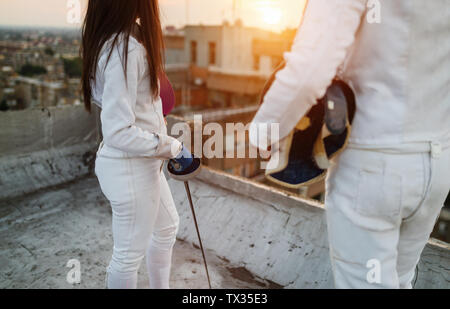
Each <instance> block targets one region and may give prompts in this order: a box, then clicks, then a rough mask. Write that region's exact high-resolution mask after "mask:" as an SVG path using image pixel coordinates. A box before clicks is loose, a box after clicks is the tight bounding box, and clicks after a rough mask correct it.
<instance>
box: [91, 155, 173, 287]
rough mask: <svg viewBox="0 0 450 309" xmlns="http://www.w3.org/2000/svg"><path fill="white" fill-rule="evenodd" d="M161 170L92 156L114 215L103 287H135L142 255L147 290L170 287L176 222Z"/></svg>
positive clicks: (152, 164) (150, 163)
mask: <svg viewBox="0 0 450 309" xmlns="http://www.w3.org/2000/svg"><path fill="white" fill-rule="evenodd" d="M161 165H162V161H161V160H156V159H149V158H120V159H117V158H107V157H102V156H99V157H97V160H96V167H95V171H96V174H97V177H98V180H99V183H100V186H101V189H102V191H103V193H104V195H105V196H106V198H107V199H108V200H109V201H110V203H111V207H112V213H113V218H112V229H113V239H114V249H113V255H112V259H111V262H110V264H109V267H108V269H107V287H108V288H111V289H127V288H128V289H133V288H137V272H138V269H139V266H140V264H141V262H142V259H143V258H144V256H145V255H146V256H147V270H148V275H149V281H150V288H153V289H162V288H165V289H167V288H169V277H170V266H171V259H172V249H173V245H174V244H175V241H176V234H177V231H178V225H179V217H178V213H177V210H176V208H175V204H174V202H173V198H172V195H171V192H170V188H169V185H168V183H167V180H166V178H165V176H164V174H163V173H162V172H161Z"/></svg>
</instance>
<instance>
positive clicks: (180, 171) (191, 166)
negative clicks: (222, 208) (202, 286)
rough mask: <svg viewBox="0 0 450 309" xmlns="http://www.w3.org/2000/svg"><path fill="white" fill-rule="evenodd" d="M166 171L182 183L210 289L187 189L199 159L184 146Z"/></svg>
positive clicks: (193, 210) (199, 166)
mask: <svg viewBox="0 0 450 309" xmlns="http://www.w3.org/2000/svg"><path fill="white" fill-rule="evenodd" d="M167 170H168V172H169V174H170V176H171V177H172V178H173V179H175V180H178V181H183V182H184V187H185V189H186V193H187V196H188V200H189V205H190V207H191V212H192V217H193V219H194V224H195V229H196V231H197V237H198V241H199V245H200V250H201V251H202V256H203V262H204V265H205V271H206V277H207V279H208V285H209V288H210V289H211V280H210V277H209V272H208V264H207V262H206V256H205V250H204V249H203V243H202V238H201V236H200V230H199V227H198V222H197V216H196V214H195V208H194V204H193V202H192V196H191V190H190V188H189V180H191V179H193V178H194V177H195V176H197V175H198V174H199V173H200V170H201V163H200V159H198V158H195V157H194V156H193V155H192V154H191V152H190V151H188V150H187V149H186V148H185V147H184V146H183V148H182V150H181V152H180V154H179V155H178V156H177V157H176V158H175V159H171V160H169V164H168V165H167Z"/></svg>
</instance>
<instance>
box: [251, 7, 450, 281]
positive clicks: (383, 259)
mask: <svg viewBox="0 0 450 309" xmlns="http://www.w3.org/2000/svg"><path fill="white" fill-rule="evenodd" d="M285 58H286V67H285V68H284V69H283V70H281V71H280V72H279V73H278V74H277V79H276V81H275V82H274V83H273V85H272V87H271V89H270V90H269V91H268V92H267V94H266V96H265V99H264V102H263V104H262V106H261V108H260V110H259V111H258V113H257V115H256V116H255V119H254V120H253V124H254V126H253V128H258V127H259V128H261V126H259V124H273V123H278V124H280V136H279V137H278V138H277V140H278V139H282V138H284V137H286V136H287V135H288V134H289V133H290V132H291V131H292V130H293V128H294V127H295V125H296V124H297V123H298V121H299V120H300V119H301V118H302V117H303V116H304V115H305V114H306V112H307V111H308V110H309V109H310V108H311V106H313V105H314V104H315V103H316V100H317V99H319V98H321V97H322V96H323V95H324V94H325V91H326V89H327V88H328V86H329V85H330V84H331V81H332V79H333V78H334V77H335V76H336V75H339V77H340V78H341V79H343V80H344V81H346V82H347V83H348V84H350V85H351V86H352V88H353V89H354V91H355V96H356V100H357V112H356V115H355V119H354V122H353V130H352V134H351V137H350V145H349V149H347V150H346V151H344V153H343V154H342V155H341V157H340V158H338V159H337V160H335V161H334V163H335V165H334V166H333V167H332V169H331V171H330V173H329V176H328V180H327V187H328V193H327V198H326V207H327V209H328V224H329V229H330V247H331V248H332V261H333V265H334V267H333V269H334V275H335V279H336V287H338V288H346V287H354V288H358V287H368V286H370V287H392V288H397V287H410V286H411V285H410V284H411V278H412V275H413V269H414V267H415V265H416V263H417V261H418V258H419V256H420V253H421V251H422V249H423V247H424V245H425V243H426V241H427V239H428V237H429V234H430V232H431V229H432V226H433V224H434V222H435V220H436V218H437V216H438V214H439V211H440V209H441V207H442V206H443V203H444V200H445V197H446V195H447V194H448V191H449V188H450V177H448V175H449V173H450V170H449V161H450V154H449V150H448V146H449V145H450V1H449V0H434V1H422V0H398V1H371V0H345V1H341V0H312V1H309V2H308V5H307V9H306V11H305V16H304V20H303V23H302V25H301V27H300V29H299V31H298V34H297V37H296V39H295V41H294V44H293V47H292V50H291V51H290V52H289V53H286V56H285ZM338 73H339V74H338ZM267 135H268V134H267ZM258 138H259V141H261V139H268V137H266V136H264V134H261V131H258V132H256V130H251V131H250V141H251V143H252V144H254V145H258ZM277 140H274V139H273V138H272V140H271V143H275V142H277ZM370 259H375V260H379V261H380V263H381V264H380V265H381V282H380V283H376V282H372V283H368V281H367V280H366V279H367V278H366V274H367V268H366V265H367V262H368V260H370ZM372 262H373V261H372ZM369 264H370V263H369ZM369 281H371V280H369ZM375 281H377V280H375Z"/></svg>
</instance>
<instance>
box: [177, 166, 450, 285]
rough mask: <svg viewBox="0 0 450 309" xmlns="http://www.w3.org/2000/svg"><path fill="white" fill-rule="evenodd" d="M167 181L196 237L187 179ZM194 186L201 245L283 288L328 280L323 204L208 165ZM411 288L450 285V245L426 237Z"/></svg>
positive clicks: (186, 236)
mask: <svg viewBox="0 0 450 309" xmlns="http://www.w3.org/2000/svg"><path fill="white" fill-rule="evenodd" d="M169 183H170V186H171V188H172V192H173V195H174V199H175V204H176V205H177V207H178V211H179V213H180V217H181V226H180V230H179V233H178V237H179V238H180V239H183V240H186V241H189V242H192V243H195V244H197V243H198V241H197V236H196V234H195V229H194V226H193V222H192V217H191V214H190V210H189V206H188V202H187V199H186V193H185V191H184V186H183V184H182V183H180V182H176V181H174V180H170V181H169ZM191 190H192V196H193V201H194V204H195V207H196V209H197V211H198V214H197V216H198V220H199V225H200V229H201V232H202V236H203V238H204V240H203V242H204V246H205V247H207V248H209V249H211V250H213V251H215V252H216V253H217V255H219V256H222V257H224V258H225V259H227V260H229V261H230V262H231V263H232V264H238V265H241V266H242V267H245V268H246V269H247V270H249V271H250V272H251V273H253V274H255V275H257V276H258V277H261V278H263V279H266V280H269V281H273V282H275V283H276V284H279V285H281V286H283V287H286V288H331V287H333V280H332V273H331V265H330V260H329V250H328V238H327V228H326V220H325V209H324V207H323V205H322V204H320V203H317V202H315V201H312V200H306V199H302V198H300V197H297V196H293V195H292V194H290V193H287V192H283V191H279V190H277V189H273V188H271V187H268V186H265V185H262V184H258V183H253V182H251V181H248V180H246V179H243V178H240V177H235V176H230V175H227V174H225V173H222V172H217V171H213V170H210V169H208V168H204V169H203V171H202V173H201V175H200V177H199V178H198V180H195V181H193V182H192V183H191ZM415 287H416V288H450V246H449V245H448V244H445V243H442V242H439V241H436V240H430V242H429V243H428V245H427V247H426V248H425V250H424V252H423V254H422V258H421V261H420V264H419V275H418V279H417V282H416V285H415Z"/></svg>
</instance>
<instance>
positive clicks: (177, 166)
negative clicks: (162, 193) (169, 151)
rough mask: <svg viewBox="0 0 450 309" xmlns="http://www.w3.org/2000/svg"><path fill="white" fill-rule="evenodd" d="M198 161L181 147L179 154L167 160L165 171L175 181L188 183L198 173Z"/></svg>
mask: <svg viewBox="0 0 450 309" xmlns="http://www.w3.org/2000/svg"><path fill="white" fill-rule="evenodd" d="M200 167H201V164H200V159H198V158H195V157H194V156H193V155H192V153H191V152H190V151H189V150H188V149H187V148H186V147H184V146H183V148H182V150H181V152H180V154H179V155H178V156H177V157H176V158H174V159H171V160H169V164H168V165H167V170H168V172H169V174H170V176H171V177H172V178H174V179H176V180H180V181H188V180H190V179H192V178H194V177H195V176H197V174H198V173H199V172H200Z"/></svg>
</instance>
